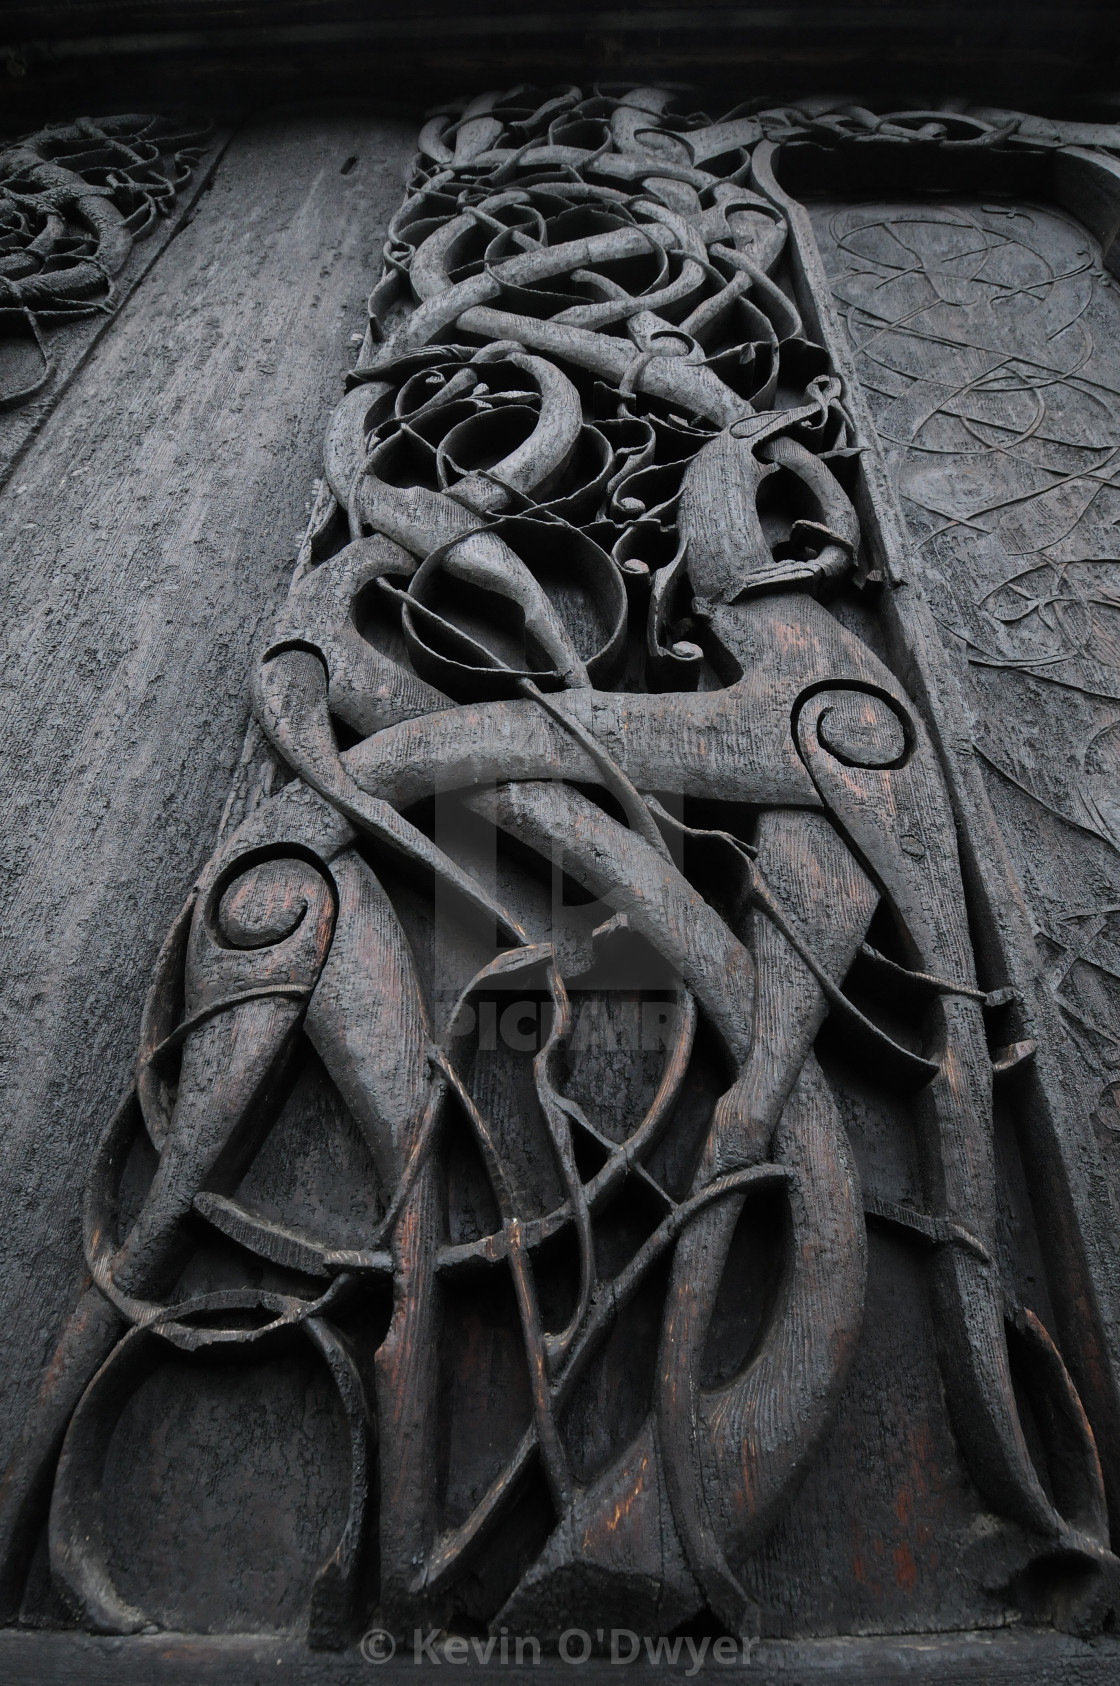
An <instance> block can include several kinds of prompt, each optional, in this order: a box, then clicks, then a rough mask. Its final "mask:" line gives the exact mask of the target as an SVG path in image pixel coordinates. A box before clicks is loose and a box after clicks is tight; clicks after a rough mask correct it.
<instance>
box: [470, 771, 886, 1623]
mask: <svg viewBox="0 0 1120 1686" xmlns="http://www.w3.org/2000/svg"><path fill="white" fill-rule="evenodd" d="M508 800H512V798H510V799H508ZM553 815H554V825H555V826H557V827H558V828H559V829H561V830H562V829H563V826H562V816H561V815H560V814H559V813H558V811H557V809H556V806H555V804H554V806H553ZM609 823H610V822H608V824H609ZM555 834H556V833H555V832H554V835H555ZM759 850H760V864H762V865H763V867H764V870H765V871H766V873H767V876H768V880H769V881H770V882H771V883H772V884H773V885H774V886H775V887H776V889H778V890H779V892H780V894H781V896H782V899H783V904H784V905H785V907H786V908H787V910H788V912H789V913H790V914H791V915H792V916H793V917H794V918H796V919H797V920H798V922H799V923H800V924H803V925H804V926H805V928H806V929H809V930H811V931H812V932H813V934H814V942H815V946H816V948H817V952H818V955H819V957H820V958H821V960H822V961H823V962H824V963H825V964H827V965H828V966H829V967H830V969H835V970H836V971H837V972H839V974H840V975H841V976H843V974H844V972H845V971H846V970H847V967H848V965H849V964H850V962H851V959H852V957H853V955H854V953H855V951H856V949H857V948H858V946H859V943H860V942H861V940H862V938H863V936H864V934H865V932H866V929H867V925H868V923H869V921H870V919H871V915H872V913H873V911H874V908H875V905H876V902H877V899H878V897H877V892H876V891H875V889H874V888H873V886H872V885H871V884H870V883H869V882H868V880H867V878H866V876H865V875H864V874H863V873H862V872H861V870H860V868H859V867H858V866H857V865H856V863H855V862H854V860H853V859H852V856H851V853H850V851H849V850H848V848H847V847H846V846H845V845H844V844H843V842H842V841H841V840H840V839H839V838H838V837H837V835H836V833H835V832H834V831H833V830H832V828H831V826H830V825H829V823H828V822H827V820H825V819H824V818H823V817H822V816H820V815H816V814H811V813H803V812H781V813H771V814H768V815H765V816H764V817H763V820H762V822H761V827H760V835H759ZM628 853H629V854H630V856H631V858H632V856H633V846H631V849H630V850H629V851H628ZM599 858H600V859H603V858H604V856H603V855H602V854H600V855H599ZM607 858H610V857H609V855H608V856H607ZM568 859H569V869H570V870H572V871H573V872H574V873H577V874H578V872H579V868H578V866H577V865H576V863H575V862H574V860H572V859H571V858H570V857H568ZM616 888H617V886H616ZM752 924H753V930H752V950H753V955H754V963H755V973H756V988H755V992H754V997H753V999H754V1007H753V1013H752V1023H751V1024H749V1025H747V1026H744V1027H743V1028H744V1030H745V1031H746V1035H745V1037H744V1039H743V1041H742V1043H741V1048H742V1057H741V1059H740V1061H739V1074H738V1077H737V1080H736V1082H735V1084H734V1085H733V1086H732V1088H731V1089H730V1090H729V1091H728V1092H727V1093H726V1094H725V1095H724V1096H723V1098H722V1099H721V1101H720V1102H719V1104H718V1107H717V1109H716V1114H715V1117H714V1119H713V1125H712V1129H711V1132H710V1134H709V1137H708V1141H707V1145H706V1148H705V1151H704V1155H703V1159H702V1162H701V1165H700V1167H699V1168H698V1170H697V1173H696V1177H695V1180H694V1184H693V1193H696V1192H699V1191H700V1190H701V1189H703V1188H704V1187H706V1186H707V1185H709V1184H710V1183H712V1182H713V1181H714V1180H715V1179H717V1178H719V1177H723V1176H726V1175H728V1174H729V1173H730V1172H733V1171H735V1170H740V1169H742V1168H744V1167H747V1166H751V1165H759V1164H761V1163H762V1162H764V1161H766V1160H768V1159H772V1160H773V1162H774V1163H775V1164H776V1165H779V1166H781V1167H782V1169H783V1170H784V1172H785V1182H786V1186H787V1192H788V1199H789V1207H790V1219H791V1224H790V1235H789V1241H788V1268H787V1273H786V1278H785V1283H784V1286H783V1289H782V1292H781V1295H780V1298H779V1302H778V1304H777V1305H776V1306H775V1307H774V1309H773V1311H772V1313H771V1317H770V1320H769V1324H768V1327H767V1330H766V1332H765V1333H764V1335H763V1337H762V1341H761V1343H760V1346H759V1348H758V1350H757V1352H756V1354H755V1355H754V1356H753V1357H752V1359H751V1361H750V1363H749V1364H748V1365H747V1367H746V1369H745V1370H744V1371H743V1372H742V1373H741V1374H740V1375H739V1376H736V1377H735V1378H734V1379H733V1380H732V1381H731V1382H729V1383H726V1384H725V1385H723V1386H721V1387H719V1388H712V1389H705V1388H703V1387H702V1385H701V1369H702V1362H703V1351H704V1344H705V1337H706V1334H707V1329H708V1324H709V1322H710V1319H711V1315H712V1311H713V1309H714V1305H715V1299H716V1295H717V1293H718V1291H719V1287H720V1282H721V1279H722V1276H723V1273H724V1266H725V1262H726V1258H727V1254H728V1249H729V1247H730V1244H731V1240H732V1237H733V1235H734V1232H735V1227H736V1224H737V1222H738V1220H739V1217H740V1214H741V1212H742V1207H743V1197H742V1196H738V1197H732V1198H730V1199H721V1200H720V1201H718V1202H715V1203H713V1204H711V1205H709V1206H707V1207H706V1208H705V1209H704V1210H702V1211H701V1212H700V1214H699V1215H698V1216H697V1217H695V1218H693V1220H692V1221H691V1222H690V1224H689V1225H688V1227H687V1228H686V1230H685V1231H684V1233H683V1235H682V1237H681V1239H680V1241H679V1242H678V1245H677V1251H676V1256H675V1259H674V1265H673V1273H672V1280H671V1286H670V1290H669V1296H668V1310H667V1313H666V1320H665V1325H664V1331H663V1339H662V1348H661V1359H660V1363H659V1377H660V1380H659V1393H658V1401H657V1405H656V1408H655V1411H654V1413H653V1416H652V1417H651V1418H650V1420H649V1421H648V1422H647V1424H646V1426H645V1428H644V1429H643V1431H642V1434H641V1435H640V1436H639V1438H638V1440H637V1441H636V1442H635V1443H634V1444H633V1445H632V1446H631V1447H629V1448H628V1449H627V1451H626V1453H625V1454H624V1455H623V1456H622V1457H621V1458H620V1459H619V1460H618V1462H617V1463H616V1464H615V1465H614V1466H613V1467H612V1468H611V1469H610V1470H608V1471H606V1472H605V1473H604V1474H603V1475H602V1476H601V1477H600V1478H599V1479H598V1480H597V1481H596V1482H595V1483H594V1484H593V1485H592V1486H591V1487H589V1488H588V1489H586V1490H584V1491H582V1492H579V1493H577V1495H576V1497H575V1500H574V1503H573V1506H572V1511H571V1513H570V1515H569V1516H567V1517H565V1518H564V1519H562V1521H561V1523H560V1525H559V1526H558V1528H557V1530H556V1533H555V1534H554V1536H553V1538H552V1540H551V1541H550V1543H549V1546H548V1548H547V1549H546V1551H545V1553H544V1555H543V1556H542V1558H541V1560H540V1561H539V1562H538V1563H537V1564H536V1565H535V1566H534V1568H533V1569H532V1570H530V1571H529V1573H528V1574H527V1575H526V1577H525V1579H524V1581H523V1582H522V1584H521V1586H520V1587H519V1588H518V1590H517V1592H515V1593H514V1595H513V1597H512V1599H511V1600H510V1603H509V1604H508V1605H507V1607H506V1609H505V1611H504V1612H503V1615H502V1619H503V1620H508V1621H515V1622H517V1623H519V1624H521V1625H523V1626H524V1625H526V1624H528V1625H529V1626H533V1625H534V1624H535V1625H536V1626H537V1628H540V1627H541V1626H544V1627H545V1628H547V1627H548V1625H549V1623H550V1621H551V1620H552V1617H553V1615H554V1613H555V1612H557V1611H559V1610H560V1609H562V1608H564V1607H569V1608H570V1600H571V1597H572V1596H577V1595H578V1596H579V1597H580V1598H581V1600H583V1604H582V1607H583V1608H584V1609H585V1610H586V1609H587V1608H588V1607H589V1606H590V1608H591V1609H592V1610H593V1612H594V1615H595V1619H596V1620H603V1621H608V1620H612V1619H616V1620H617V1619H622V1620H627V1621H630V1622H633V1621H634V1620H637V1619H638V1618H637V1615H636V1614H635V1612H636V1611H638V1610H642V1611H643V1612H644V1613H645V1619H647V1620H649V1621H651V1622H655V1623H657V1624H659V1625H661V1626H666V1625H673V1624H674V1623H675V1622H678V1621H680V1620H682V1619H684V1618H685V1617H687V1616H688V1615H689V1614H692V1613H694V1612H695V1611H696V1609H697V1608H698V1607H699V1606H700V1605H701V1604H702V1603H703V1602H705V1601H707V1602H708V1603H709V1604H710V1605H711V1606H712V1607H713V1608H714V1609H715V1610H716V1611H717V1612H718V1613H719V1614H720V1616H721V1618H722V1619H724V1620H726V1621H728V1622H729V1623H731V1624H732V1625H733V1626H735V1627H738V1626H740V1624H741V1623H742V1622H743V1619H744V1615H745V1610H746V1599H745V1596H744V1594H743V1592H742V1589H741V1587H740V1586H739V1583H738V1580H737V1578H736V1576H735V1574H734V1572H733V1571H732V1569H731V1568H729V1566H728V1562H727V1558H728V1556H729V1555H730V1556H733V1557H734V1558H736V1559H737V1558H739V1557H741V1556H742V1555H744V1554H745V1553H746V1552H748V1551H750V1550H752V1549H754V1547H755V1546H757V1545H758V1544H760V1543H761V1541H762V1540H763V1539H764V1538H765V1536H766V1534H767V1533H768V1532H769V1530H770V1528H771V1527H772V1526H773V1523H774V1520H775V1518H776V1516H777V1514H778V1512H779V1511H780V1510H781V1508H782V1506H783V1505H784V1504H785V1503H786V1502H787V1501H788V1498H789V1496H790V1495H791V1493H792V1491H793V1489H794V1488H795V1486H796V1484H797V1482H798V1480H799V1479H800V1477H801V1476H802V1474H803V1473H804V1470H805V1468H806V1467H807V1465H808V1463H809V1461H810V1460H811V1458H812V1456H813V1454H814V1452H815V1450H816V1448H817V1446H818V1445H819V1442H820V1440H821V1438H822V1436H823V1435H824V1433H825V1432H826V1431H827V1428H828V1426H829V1423H830V1422H831V1419H832V1416H833V1413H834V1410H835V1405H836V1401H837V1399H838V1397H839V1394H840V1391H841V1389H842V1387H843V1383H844V1378H845V1375H846V1373H847V1368H848V1365H849V1363H850V1360H851V1357H852V1354H853V1352H854V1349H855V1344H856V1340H857V1338H858V1333H859V1327H860V1322H861V1318H862V1311H863V1285H864V1274H865V1236H864V1226H863V1212H862V1203H861V1200H860V1194H859V1185H858V1179H857V1177H856V1174H855V1169H854V1166H853V1164H852V1161H851V1155H850V1151H849V1149H848V1146H847V1143H846V1140H845V1138H844V1134H843V1130H842V1127H841V1125H840V1121H839V1117H838V1115H837V1111H836V1107H835V1104H834V1102H833V1101H832V1099H831V1097H830V1095H829V1093H828V1091H827V1088H826V1087H825V1085H824V1083H823V1079H822V1078H821V1075H820V1072H819V1070H818V1069H817V1066H816V1063H815V1061H814V1060H813V1058H812V1054H811V1047H812V1042H813V1039H814V1038H815V1036H816V1033H817V1031H818V1030H819V1028H820V1025H821V1023H822V1021H823V1018H824V1015H825V1012H826V1010H827V1002H826V1000H825V997H824V995H823V993H822V991H821V989H820V986H819V984H818V983H817V981H816V979H815V978H814V976H813V974H812V972H811V971H810V970H809V968H808V967H807V966H806V965H805V964H804V962H803V961H802V960H801V959H800V958H799V957H798V955H797V954H796V953H795V951H794V950H793V948H792V947H791V946H790V944H789V943H788V942H787V940H786V938H785V937H783V936H782V935H781V934H780V933H779V932H778V931H777V930H776V929H775V928H774V926H773V925H772V924H771V923H770V922H769V921H767V920H764V919H762V918H760V917H759V916H758V915H754V916H753V918H752ZM711 981H712V982H714V980H711ZM587 1619H588V1620H590V1619H591V1617H590V1616H588V1618H587Z"/></svg>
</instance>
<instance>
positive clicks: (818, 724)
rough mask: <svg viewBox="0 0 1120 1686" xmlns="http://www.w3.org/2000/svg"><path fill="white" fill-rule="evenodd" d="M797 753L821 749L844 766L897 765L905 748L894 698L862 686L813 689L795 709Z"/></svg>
mask: <svg viewBox="0 0 1120 1686" xmlns="http://www.w3.org/2000/svg"><path fill="white" fill-rule="evenodd" d="M796 735H797V740H798V742H799V744H800V746H801V753H802V755H805V754H807V753H808V754H810V755H811V754H812V753H813V752H814V750H816V749H818V748H819V749H823V750H825V751H827V753H828V754H830V755H832V756H834V757H835V758H836V760H837V761H840V762H842V763H843V764H844V765H845V766H847V767H867V768H890V767H901V766H902V765H903V764H904V763H905V761H906V759H907V754H908V751H909V741H908V735H907V729H906V724H905V721H904V719H903V716H902V713H901V710H900V709H899V707H898V704H897V703H892V702H890V701H888V699H887V698H886V697H884V696H882V695H880V694H879V693H878V692H876V691H872V690H865V689H863V688H862V687H854V686H853V687H848V686H845V687H843V688H840V687H838V688H837V689H835V690H826V691H817V692H815V693H814V694H813V695H812V696H810V697H809V698H807V699H806V701H805V703H804V704H803V705H802V706H801V708H800V709H799V711H798V714H797V725H796Z"/></svg>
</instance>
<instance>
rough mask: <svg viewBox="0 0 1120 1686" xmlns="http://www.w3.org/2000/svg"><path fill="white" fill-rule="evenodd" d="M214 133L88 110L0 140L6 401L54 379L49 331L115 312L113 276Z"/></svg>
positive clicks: (0, 389) (0, 344) (0, 340)
mask: <svg viewBox="0 0 1120 1686" xmlns="http://www.w3.org/2000/svg"><path fill="white" fill-rule="evenodd" d="M208 135H209V128H208V126H207V125H205V124H203V125H199V124H198V123H193V124H192V123H182V122H180V123H175V122H172V121H170V120H168V119H166V118H162V117H151V116H121V117H102V118H98V119H92V118H89V117H82V118H79V119H78V121H77V122H76V123H67V124H56V125H52V126H51V127H49V128H45V129H41V130H40V131H39V132H38V133H37V134H33V135H25V136H23V137H22V139H20V140H19V141H17V142H16V143H15V144H14V145H12V146H7V147H4V148H2V149H0V410H5V409H10V408H12V407H13V406H15V405H17V404H22V403H24V402H25V401H26V400H27V399H29V398H31V397H33V396H34V395H35V394H36V393H38V392H40V391H42V389H43V388H44V387H45V386H46V385H47V383H48V381H49V380H50V378H51V374H52V372H53V363H52V358H51V352H50V338H49V336H50V330H51V329H52V328H54V327H57V326H58V325H60V324H62V323H68V322H75V321H79V320H81V319H82V318H83V317H88V316H95V315H97V314H98V313H99V312H106V311H109V310H111V309H112V307H113V291H114V287H113V278H114V276H116V275H118V274H119V272H120V270H121V269H122V268H123V266H124V264H125V261H126V259H127V258H128V255H129V253H130V252H131V250H132V245H133V242H134V241H136V240H142V239H143V238H144V237H145V235H148V234H150V233H151V231H152V228H153V227H154V225H155V223H156V222H157V220H158V218H159V217H161V216H166V215H167V214H168V212H169V211H170V209H171V207H172V205H173V204H174V202H175V195H176V192H177V190H178V189H179V188H181V187H182V186H183V185H184V183H185V182H187V181H188V179H189V178H190V175H191V172H192V170H193V169H194V168H195V166H196V165H197V164H198V161H199V158H200V156H201V151H202V149H203V147H204V146H205V145H206V142H207V138H208Z"/></svg>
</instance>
